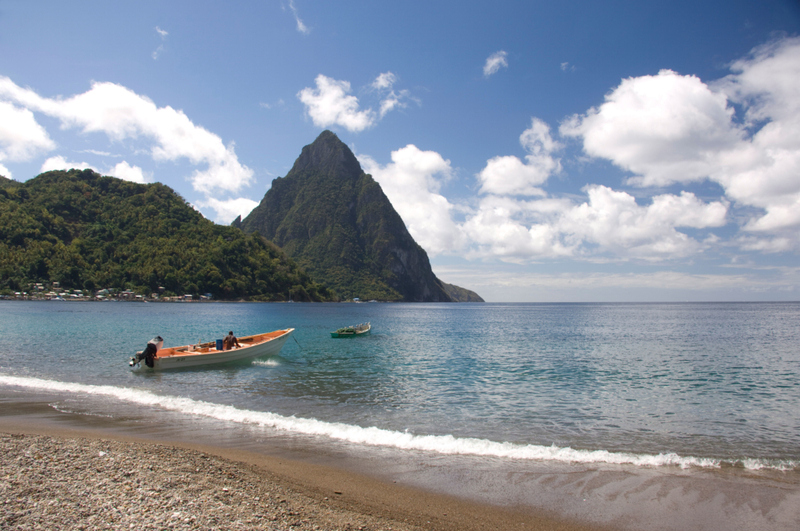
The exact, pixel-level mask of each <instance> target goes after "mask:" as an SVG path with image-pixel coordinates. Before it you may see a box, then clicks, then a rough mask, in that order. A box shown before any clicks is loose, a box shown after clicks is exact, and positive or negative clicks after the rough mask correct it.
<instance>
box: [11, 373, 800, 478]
mask: <svg viewBox="0 0 800 531" xmlns="http://www.w3.org/2000/svg"><path fill="white" fill-rule="evenodd" d="M0 384H1V385H7V386H16V387H24V388H29V389H41V390H46V391H53V392H60V393H76V394H86V395H94V396H107V397H112V398H115V399H118V400H122V401H125V402H128V403H134V404H139V405H142V406H148V407H154V408H161V409H165V410H169V411H175V412H179V413H182V414H187V415H196V416H201V417H207V418H212V419H217V420H222V421H227V422H234V423H238V424H247V425H251V426H262V427H266V428H272V429H275V430H280V431H284V432H288V433H292V434H298V435H310V436H322V437H328V438H330V439H334V440H339V441H344V442H349V443H354V444H362V445H370V446H381V447H386V448H397V449H401V450H416V451H426V452H433V453H438V454H444V455H473V456H486V457H498V458H507V459H520V460H544V461H558V462H565V463H609V464H630V465H636V466H649V467H661V466H678V467H681V468H689V467H702V468H719V467H720V466H722V464H723V461H722V460H721V459H713V458H704V457H691V456H680V455H678V454H675V453H666V454H658V455H648V454H633V453H625V452H609V451H605V450H576V449H573V448H569V447H558V446H555V445H553V446H542V445H535V444H514V443H510V442H496V441H490V440H487V439H475V438H463V437H454V436H452V435H415V434H411V433H408V432H400V431H394V430H387V429H382V428H377V427H374V426H373V427H368V428H364V427H361V426H355V425H351V424H344V423H338V422H325V421H320V420H316V419H313V418H310V419H306V418H298V417H295V416H288V417H287V416H283V415H278V414H275V413H270V412H262V411H250V410H246V409H239V408H236V407H233V406H226V405H221V404H213V403H210V402H204V401H201V400H194V399H191V398H184V397H176V396H162V395H157V394H155V393H153V392H151V391H147V390H142V389H132V388H126V387H116V386H110V385H87V384H80V383H68V382H59V381H54V380H44V379H39V378H30V377H17V376H6V375H0ZM733 464H734V465H737V466H742V467H743V468H746V469H751V470H763V469H777V470H791V469H796V468H800V462H795V461H781V462H779V463H775V462H767V461H765V460H761V459H749V458H747V459H741V460H739V461H737V462H736V463H733Z"/></svg>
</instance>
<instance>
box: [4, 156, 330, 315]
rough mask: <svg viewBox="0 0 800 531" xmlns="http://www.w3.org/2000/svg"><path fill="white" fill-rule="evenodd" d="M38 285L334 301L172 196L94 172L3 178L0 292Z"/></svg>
mask: <svg viewBox="0 0 800 531" xmlns="http://www.w3.org/2000/svg"><path fill="white" fill-rule="evenodd" d="M37 282H42V283H52V282H60V283H61V286H62V287H67V288H73V289H87V290H96V289H100V288H117V289H132V290H134V291H137V292H140V293H147V294H149V293H151V292H158V290H159V288H163V289H164V293H165V294H176V295H177V294H184V293H190V294H204V293H211V294H212V295H213V296H214V298H215V299H242V298H243V299H247V300H276V301H277V300H286V299H288V298H292V299H294V300H314V301H322V300H330V299H331V298H333V297H334V294H333V293H332V292H330V291H329V290H328V289H327V288H325V287H323V286H322V285H320V284H317V283H315V282H313V281H312V280H311V279H310V278H309V276H308V275H307V274H306V273H305V272H304V271H303V270H301V269H300V268H299V267H298V266H297V264H295V263H294V262H293V261H292V260H291V259H289V258H288V257H287V256H286V255H285V253H284V252H283V251H281V250H280V249H279V248H278V247H277V246H275V245H274V244H272V243H270V242H268V241H267V240H265V239H264V238H262V237H261V236H260V235H258V234H245V233H244V232H242V231H241V230H239V229H237V228H234V227H226V226H220V225H216V224H214V223H212V222H211V221H208V220H206V219H205V218H203V216H202V215H201V214H200V213H199V212H197V211H195V210H194V209H193V208H192V207H191V206H190V205H189V204H187V203H186V202H185V201H184V200H183V199H182V198H181V197H180V196H179V195H177V194H176V193H175V192H174V191H173V190H172V189H171V188H169V187H167V186H164V185H162V184H158V183H155V184H146V185H145V184H136V183H131V182H127V181H123V180H120V179H116V178H113V177H103V176H101V175H99V174H97V173H95V172H93V171H91V170H83V171H80V170H71V171H68V172H66V171H53V172H47V173H43V174H41V175H39V176H38V177H35V178H34V179H31V180H29V181H27V182H24V183H18V182H16V181H11V180H8V179H5V178H0V292H8V291H17V290H26V289H28V288H29V286H30V285H31V284H33V283H37Z"/></svg>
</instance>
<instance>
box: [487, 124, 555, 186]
mask: <svg viewBox="0 0 800 531" xmlns="http://www.w3.org/2000/svg"><path fill="white" fill-rule="evenodd" d="M519 141H520V144H522V147H523V148H525V150H526V151H527V152H528V155H527V156H526V157H525V160H526V162H522V161H521V160H520V159H518V158H517V157H514V156H500V157H494V158H492V159H490V160H489V161H488V162H487V163H486V167H485V168H484V169H483V170H482V171H481V172H480V173H479V174H478V181H480V183H481V189H480V191H481V193H491V194H500V195H509V194H510V195H515V194H516V195H546V194H545V192H544V191H543V190H542V189H541V188H539V186H540V185H542V184H544V182H545V181H547V178H548V177H549V176H550V175H551V174H552V173H554V172H558V171H560V169H561V163H560V161H559V159H556V158H553V156H552V153H553V152H554V151H557V150H559V149H561V147H562V146H561V144H559V143H558V142H556V141H555V140H553V138H552V136H550V126H548V125H547V124H546V123H545V122H543V121H542V120H539V119H538V118H533V119H532V121H531V126H530V128H528V129H526V130H525V131H524V132H523V133H522V135H520V138H519Z"/></svg>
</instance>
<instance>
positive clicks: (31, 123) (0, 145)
mask: <svg viewBox="0 0 800 531" xmlns="http://www.w3.org/2000/svg"><path fill="white" fill-rule="evenodd" d="M55 147H56V144H55V142H53V141H52V140H51V139H50V137H49V135H48V134H47V131H45V129H44V128H43V127H42V126H41V125H39V124H38V123H37V122H36V119H35V117H34V116H33V113H32V112H31V111H29V110H28V109H20V108H18V107H16V106H14V105H12V104H11V103H9V102H7V101H0V162H2V161H6V160H9V161H27V160H31V159H32V158H34V157H35V156H37V155H40V154H42V153H46V152H48V151H50V150H52V149H55ZM3 173H4V174H5V175H6V176H7V177H9V176H10V175H11V172H10V171H8V169H7V168H5V167H4V169H3Z"/></svg>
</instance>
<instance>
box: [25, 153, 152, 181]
mask: <svg viewBox="0 0 800 531" xmlns="http://www.w3.org/2000/svg"><path fill="white" fill-rule="evenodd" d="M72 169H76V170H92V171H95V172H97V173H100V174H103V175H110V176H111V177H117V178H118V179H123V180H125V181H131V182H134V183H140V184H144V183H146V182H148V181H149V179H148V178H147V177H146V176H145V173H144V171H143V170H142V169H141V168H140V167H138V166H131V165H130V164H128V163H127V162H126V161H122V162H120V163H118V164H116V165H115V166H112V167H111V168H109V169H108V170H106V171H103V170H99V169H97V168H96V167H94V166H92V165H91V164H89V163H88V162H71V161H68V160H67V159H65V158H64V157H63V156H61V155H56V156H55V157H50V158H48V159H47V160H45V161H44V163H43V164H42V167H41V168H40V170H39V171H40V172H42V173H44V172H46V171H55V170H72Z"/></svg>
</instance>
